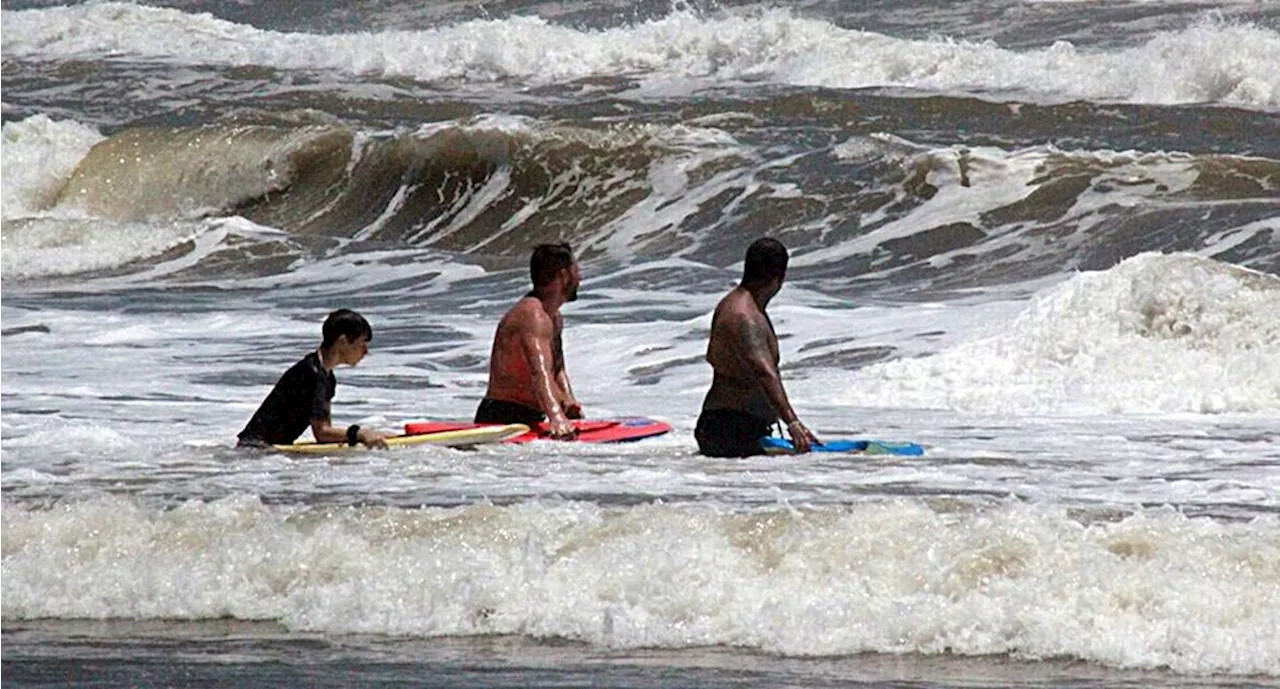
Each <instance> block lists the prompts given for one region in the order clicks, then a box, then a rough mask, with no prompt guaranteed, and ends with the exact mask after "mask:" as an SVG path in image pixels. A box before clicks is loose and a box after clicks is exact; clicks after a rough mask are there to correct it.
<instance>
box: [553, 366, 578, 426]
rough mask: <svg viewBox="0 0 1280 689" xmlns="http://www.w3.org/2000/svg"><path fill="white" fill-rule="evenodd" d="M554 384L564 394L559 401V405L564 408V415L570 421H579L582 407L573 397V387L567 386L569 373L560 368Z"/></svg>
mask: <svg viewBox="0 0 1280 689" xmlns="http://www.w3.org/2000/svg"><path fill="white" fill-rule="evenodd" d="M556 383H557V384H559V386H560V390H561V391H562V392H563V393H564V395H563V396H562V397H561V400H560V404H561V405H562V406H563V407H564V415H565V416H567V417H569V418H571V419H581V418H582V405H581V404H579V403H578V398H577V397H574V395H573V387H572V386H570V385H569V372H568V371H566V370H565V369H564V368H561V369H560V371H559V372H558V373H556Z"/></svg>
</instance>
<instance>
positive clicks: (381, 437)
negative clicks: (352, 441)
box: [356, 428, 387, 450]
mask: <svg viewBox="0 0 1280 689" xmlns="http://www.w3.org/2000/svg"><path fill="white" fill-rule="evenodd" d="M386 438H387V436H386V434H385V433H379V432H378V431H375V430H373V429H372V428H361V429H360V432H359V433H358V434H356V439H357V440H359V441H360V442H361V443H363V444H364V446H365V447H368V448H373V449H376V450H385V449H387V439H386Z"/></svg>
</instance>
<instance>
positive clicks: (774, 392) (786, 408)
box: [737, 317, 818, 452]
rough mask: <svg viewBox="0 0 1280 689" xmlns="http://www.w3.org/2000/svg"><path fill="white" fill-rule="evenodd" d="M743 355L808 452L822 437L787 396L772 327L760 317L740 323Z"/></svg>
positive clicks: (789, 430)
mask: <svg viewBox="0 0 1280 689" xmlns="http://www.w3.org/2000/svg"><path fill="white" fill-rule="evenodd" d="M737 345H738V346H737V349H738V356H739V359H740V360H741V361H742V362H743V363H744V364H746V367H747V370H749V371H750V372H751V375H752V377H753V378H754V379H755V381H756V384H757V385H759V386H760V388H761V389H762V390H764V393H765V395H766V396H767V397H768V398H769V402H770V403H771V404H773V408H774V409H776V410H777V411H778V416H779V417H780V418H781V419H782V421H783V423H785V424H787V433H788V434H789V435H790V436H791V443H792V444H793V445H795V448H796V451H797V452H808V451H809V449H810V447H811V446H813V445H815V444H817V443H818V438H817V437H816V436H815V435H813V433H812V432H810V431H809V429H808V428H806V427H805V425H804V424H803V423H800V417H799V416H798V415H797V414H796V411H795V409H792V408H791V402H790V400H788V399H787V391H786V389H785V388H784V387H783V386H782V376H781V375H779V373H778V367H777V365H776V364H775V363H774V361H773V353H772V351H771V350H770V348H769V328H768V325H766V324H765V323H764V322H762V321H761V320H760V319H756V318H751V317H745V318H743V319H742V321H741V322H740V323H739V324H738V342H737Z"/></svg>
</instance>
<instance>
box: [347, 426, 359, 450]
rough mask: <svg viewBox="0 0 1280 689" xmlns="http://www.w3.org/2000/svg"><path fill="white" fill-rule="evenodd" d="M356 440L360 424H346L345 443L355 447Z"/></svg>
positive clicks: (357, 440)
mask: <svg viewBox="0 0 1280 689" xmlns="http://www.w3.org/2000/svg"><path fill="white" fill-rule="evenodd" d="M358 442H360V426H359V425H358V424H354V423H353V424H351V425H350V426H347V444H348V445H350V446H352V447H355V445H356V443H358Z"/></svg>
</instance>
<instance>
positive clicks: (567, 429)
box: [547, 409, 578, 440]
mask: <svg viewBox="0 0 1280 689" xmlns="http://www.w3.org/2000/svg"><path fill="white" fill-rule="evenodd" d="M547 434H548V435H550V436H551V437H552V438H554V439H556V440H573V439H574V438H575V437H577V435H578V429H576V428H574V427H573V423H571V422H570V421H569V419H567V418H565V415H564V413H563V412H561V411H560V410H558V409H557V410H556V413H555V414H549V415H548V418H547Z"/></svg>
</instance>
